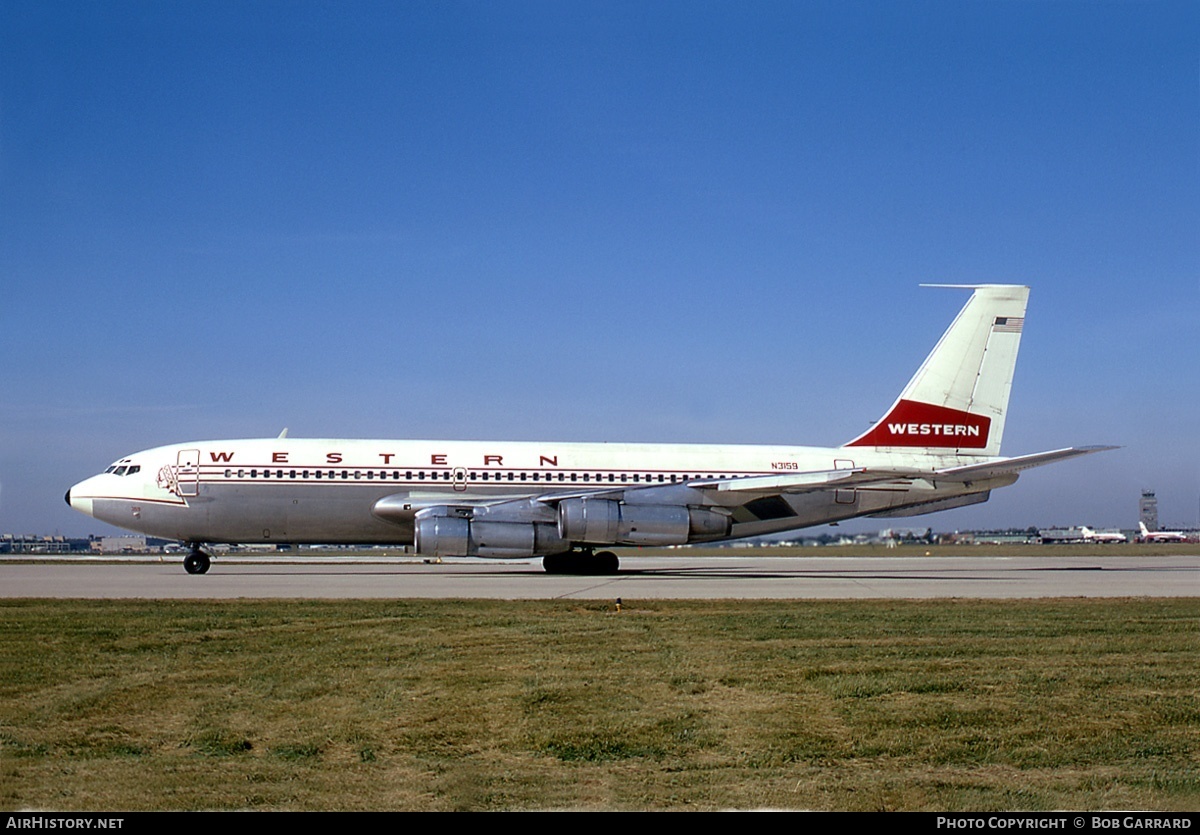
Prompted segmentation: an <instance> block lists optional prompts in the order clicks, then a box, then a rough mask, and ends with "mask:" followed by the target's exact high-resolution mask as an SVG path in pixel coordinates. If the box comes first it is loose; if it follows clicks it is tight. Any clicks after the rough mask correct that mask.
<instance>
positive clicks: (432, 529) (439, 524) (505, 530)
mask: <svg viewBox="0 0 1200 835" xmlns="http://www.w3.org/2000/svg"><path fill="white" fill-rule="evenodd" d="M413 530H414V545H415V546H416V551H417V553H418V554H425V555H427V556H431V557H499V558H508V559H521V558H524V557H534V556H538V555H539V554H555V553H558V552H559V551H567V550H570V547H571V545H570V543H569V542H566V541H564V540H563V539H562V537H560V536H559V535H558V531H557V530H556V528H555V526H554V523H553V522H490V521H484V520H479V519H472V518H470V517H469V516H467V515H459V514H456V513H453V512H452V509H451V508H448V507H431V508H427V509H426V510H422V511H421V512H420V513H418V514H417V516H416V519H415V520H414V524H413Z"/></svg>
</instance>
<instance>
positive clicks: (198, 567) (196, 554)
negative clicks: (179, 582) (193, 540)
mask: <svg viewBox="0 0 1200 835" xmlns="http://www.w3.org/2000/svg"><path fill="white" fill-rule="evenodd" d="M211 565H212V562H211V561H210V560H209V558H208V554H206V553H204V552H203V551H193V552H192V553H190V554H188V555H187V556H186V557H184V558H183V570H184V571H186V572H187V573H188V574H207V573H208V569H209V567H210V566H211Z"/></svg>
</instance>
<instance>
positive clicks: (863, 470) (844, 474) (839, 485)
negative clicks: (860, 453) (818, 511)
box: [688, 467, 932, 495]
mask: <svg viewBox="0 0 1200 835" xmlns="http://www.w3.org/2000/svg"><path fill="white" fill-rule="evenodd" d="M930 475H932V473H930V471H928V470H918V469H915V468H909V467H887V468H876V467H856V468H853V469H846V470H816V471H813V472H807V473H789V474H787V475H763V476H748V477H746V478H720V479H718V478H714V479H705V480H703V481H689V482H688V487H694V488H696V489H697V490H716V491H717V492H718V493H761V494H764V495H778V494H780V493H814V492H819V491H821V490H829V489H835V490H841V489H844V488H848V487H856V486H858V485H860V484H874V483H876V482H880V481H895V480H896V479H898V478H903V479H909V478H922V477H927V476H930Z"/></svg>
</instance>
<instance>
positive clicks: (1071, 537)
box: [1038, 527, 1083, 545]
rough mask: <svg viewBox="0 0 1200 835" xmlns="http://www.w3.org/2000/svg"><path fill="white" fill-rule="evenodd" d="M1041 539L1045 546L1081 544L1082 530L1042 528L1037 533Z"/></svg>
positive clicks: (1074, 528)
mask: <svg viewBox="0 0 1200 835" xmlns="http://www.w3.org/2000/svg"><path fill="white" fill-rule="evenodd" d="M1038 533H1039V534H1040V535H1041V537H1042V542H1044V543H1046V544H1047V545H1063V544H1066V543H1068V542H1083V529H1082V528H1078V527H1070V528H1042V530H1040V531H1038Z"/></svg>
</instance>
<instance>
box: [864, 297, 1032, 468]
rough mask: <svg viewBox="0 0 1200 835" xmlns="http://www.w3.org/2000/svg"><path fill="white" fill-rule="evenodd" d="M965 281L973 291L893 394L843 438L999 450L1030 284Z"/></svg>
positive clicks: (896, 445)
mask: <svg viewBox="0 0 1200 835" xmlns="http://www.w3.org/2000/svg"><path fill="white" fill-rule="evenodd" d="M926 286H935V287H937V286H961V285H926ZM965 289H970V290H973V291H974V292H973V293H972V294H971V298H970V299H968V300H967V303H966V305H964V306H963V309H962V310H960V311H959V313H958V316H956V317H955V319H954V321H953V322H952V323H951V324H950V327H949V328H948V329H947V330H946V332H945V333H944V334H942V338H941V339H940V340H938V343H937V345H935V346H934V349H933V351H932V352H931V353H930V354H929V356H928V357H927V358H926V359H925V362H923V363H922V364H921V367H920V368H919V369H917V373H916V374H915V375H914V376H913V378H912V379H911V380H909V381H908V385H907V386H905V387H904V391H902V392H901V393H900V397H899V399H897V400H896V402H895V403H894V404H893V405H892V408H891V409H889V410H888V412H887V414H886V415H884V416H883V417H882V418H881V419H880V420H879V421H878V422H877V423H876V424H875V425H874V426H872V427H871V428H870V429H869V430H867V431H866V432H864V433H863V434H862V435H860V436H859V437H857V438H855V439H854V440H853V441H850V442H849V443H848V444H846V446H860V447H861V446H873V447H880V448H885V449H909V450H914V451H916V450H919V449H929V450H938V451H957V452H960V453H963V454H966V455H999V454H1000V440H1001V438H1002V437H1003V435H1004V415H1005V412H1006V411H1007V409H1008V395H1009V392H1011V391H1012V380H1013V370H1014V369H1015V368H1016V364H1017V349H1018V348H1019V347H1020V344H1021V330H1022V327H1023V326H1024V324H1025V305H1026V302H1027V301H1028V299H1029V288H1028V287H1024V286H1021V285H1015V284H985V285H970V286H967V287H965Z"/></svg>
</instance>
